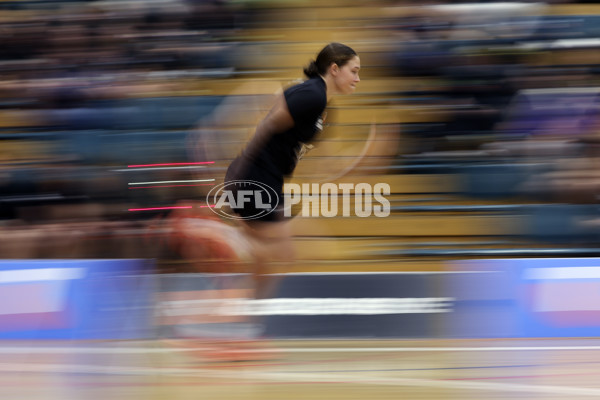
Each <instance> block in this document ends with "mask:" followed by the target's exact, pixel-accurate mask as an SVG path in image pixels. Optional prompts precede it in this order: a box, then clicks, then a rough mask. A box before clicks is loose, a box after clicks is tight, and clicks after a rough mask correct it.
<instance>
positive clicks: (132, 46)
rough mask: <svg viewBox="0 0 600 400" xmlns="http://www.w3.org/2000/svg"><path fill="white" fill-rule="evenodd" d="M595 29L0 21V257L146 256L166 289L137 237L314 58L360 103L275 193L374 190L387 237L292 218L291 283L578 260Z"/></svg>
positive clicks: (496, 8)
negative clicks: (384, 192) (341, 46)
mask: <svg viewBox="0 0 600 400" xmlns="http://www.w3.org/2000/svg"><path fill="white" fill-rule="evenodd" d="M599 10H600V9H599V8H598V6H597V5H595V4H585V3H581V2H553V3H533V2H523V3H490V2H473V3H461V4H458V3H456V4H455V3H436V2H427V3H422V2H420V3H418V4H416V3H412V2H408V1H407V2H394V1H369V2H364V1H352V0H349V1H339V2H337V1H328V2H317V1H309V0H287V1H267V0H260V1H259V0H247V1H241V0H240V1H233V0H232V1H226V0H223V1H209V0H206V1H201V0H197V1H196V0H153V1H150V0H135V1H133V0H121V1H52V0H44V1H33V0H30V1H27V0H22V1H16V0H13V1H6V0H5V1H1V2H0V20H1V29H0V35H1V36H2V40H1V43H2V44H1V46H0V60H1V61H0V70H1V84H0V130H1V132H0V188H1V189H0V238H1V239H0V257H1V258H3V259H11V258H119V257H125V258H130V257H140V256H143V257H148V256H150V257H156V258H157V260H158V267H159V269H161V270H162V269H164V270H165V271H169V270H171V269H172V268H176V267H174V266H173V265H174V264H176V262H175V260H173V259H172V258H171V257H172V256H173V255H170V254H168V252H167V253H164V254H163V253H161V251H162V250H161V248H160V246H156V245H155V244H154V245H150V246H148V226H149V225H150V224H152V222H153V221H155V220H156V218H160V217H161V216H164V215H165V210H164V209H161V208H164V207H172V206H175V205H176V204H177V202H179V201H181V200H202V199H203V196H204V194H205V193H206V191H207V190H208V189H210V186H211V185H213V184H214V182H219V179H222V176H223V173H224V168H225V167H226V166H227V164H228V161H229V160H231V159H232V158H233V157H234V156H235V154H236V153H237V152H238V151H239V149H240V148H241V146H242V145H243V143H244V142H245V140H247V138H248V136H249V135H251V134H252V131H253V127H254V124H255V122H256V121H257V120H258V118H259V117H260V115H261V112H264V111H265V110H266V109H267V108H268V105H269V102H268V100H269V99H270V98H271V97H270V96H271V95H272V94H273V93H275V92H276V91H277V90H280V89H281V88H284V87H286V86H288V85H290V84H292V83H294V82H295V81H297V80H298V79H301V78H302V67H303V66H305V65H306V64H307V63H308V62H309V60H310V59H311V58H314V57H315V55H316V53H317V52H318V51H319V49H321V48H322V47H323V45H325V44H326V43H328V42H330V41H340V42H344V43H346V44H348V45H350V46H352V47H353V48H355V49H356V50H357V52H358V53H359V54H360V56H361V61H362V71H361V78H362V82H361V83H360V86H359V89H358V90H357V93H356V94H355V95H353V96H350V97H347V98H340V99H335V100H333V102H332V103H331V104H330V106H329V114H328V119H327V121H326V122H327V124H328V127H327V129H326V131H325V133H324V134H323V137H322V140H321V143H319V144H318V146H317V148H316V149H315V150H314V151H313V152H311V153H310V154H309V156H307V158H306V159H305V160H303V162H302V163H301V164H300V167H299V169H298V170H297V172H296V175H295V177H294V180H295V181H296V182H311V181H317V180H318V181H327V180H328V179H329V180H335V178H336V177H338V173H342V172H343V171H345V172H346V174H345V179H346V180H348V181H352V182H373V183H374V182H386V183H388V184H390V185H391V187H392V193H391V195H390V196H389V198H390V201H391V204H392V215H391V216H390V217H388V218H384V219H376V221H373V219H372V218H367V219H360V218H345V219H343V218H327V219H325V218H309V219H307V220H304V219H302V218H297V219H296V220H295V221H294V222H293V225H294V233H295V244H296V246H297V249H298V258H299V261H298V263H297V265H295V266H294V267H293V269H294V270H297V271H320V270H323V269H326V270H332V271H336V270H365V271H381V270H393V271H396V270H421V269H425V270H436V269H443V268H444V266H443V263H442V262H443V261H444V260H448V259H457V258H459V259H465V258H479V257H505V256H510V257H515V256H526V257H530V256H535V257H538V256H541V257H544V256H547V255H552V256H593V255H595V254H596V253H597V249H596V248H597V243H598V240H599V239H600V236H599V235H598V233H599V232H600V230H599V229H600V219H598V182H600V181H599V180H598V177H597V168H596V165H597V162H598V160H597V157H598V156H600V153H599V149H598V146H599V143H598V139H600V137H599V136H597V135H598V133H599V131H598V130H599V129H600V123H599V121H598V111H599V101H600V98H599V93H598V77H599V75H598V73H599V71H600V69H599V68H600V52H598V46H600V42H599V39H598V38H599V37H600V14H599ZM373 121H375V122H376V124H377V127H378V129H377V135H376V137H375V138H373V137H370V136H369V125H370V124H371V122H373ZM369 140H371V142H372V143H370V144H368V142H369ZM348 171H349V174H348V173H347V172H348ZM150 236H152V234H151V235H150ZM177 262H182V260H178V261H177Z"/></svg>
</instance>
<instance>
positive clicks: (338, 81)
mask: <svg viewBox="0 0 600 400" xmlns="http://www.w3.org/2000/svg"><path fill="white" fill-rule="evenodd" d="M334 67H336V66H334ZM359 70H360V58H359V57H358V56H354V58H352V59H350V60H349V61H348V62H347V63H346V64H344V65H343V66H341V67H339V68H338V70H337V73H336V74H335V76H334V78H335V85H336V89H337V92H338V93H341V94H351V93H353V92H354V91H355V90H356V84H357V83H358V82H360V78H359V77H358V71H359Z"/></svg>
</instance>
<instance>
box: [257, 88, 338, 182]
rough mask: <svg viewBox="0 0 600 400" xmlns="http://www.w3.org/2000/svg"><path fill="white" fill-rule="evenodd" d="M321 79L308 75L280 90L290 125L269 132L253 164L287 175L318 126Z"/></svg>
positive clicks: (323, 98) (324, 94)
mask: <svg viewBox="0 0 600 400" xmlns="http://www.w3.org/2000/svg"><path fill="white" fill-rule="evenodd" d="M326 89H327V87H326V85H325V81H324V80H323V79H322V78H321V77H317V78H311V79H308V80H306V81H304V82H302V83H300V84H298V85H295V86H292V87H290V88H288V89H286V90H285V91H284V92H283V95H284V97H285V101H286V103H287V107H288V110H289V112H290V114H291V116H292V118H293V119H294V126H293V127H292V128H291V129H289V130H286V131H283V132H279V133H276V134H274V135H273V136H271V138H270V139H269V141H268V142H267V143H266V145H265V146H264V147H263V148H262V149H261V151H260V154H259V155H258V157H257V159H256V160H254V165H255V166H257V167H262V168H265V169H267V170H269V171H270V172H272V173H275V174H277V175H283V176H287V175H290V174H291V173H292V172H293V171H294V168H295V167H296V164H297V163H298V160H299V158H300V157H301V156H302V154H303V153H304V151H305V150H304V146H305V143H308V142H310V141H311V140H312V139H314V137H315V136H316V134H317V133H319V131H320V130H321V129H323V120H322V119H321V116H322V114H323V112H324V111H325V107H326V106H327V92H326Z"/></svg>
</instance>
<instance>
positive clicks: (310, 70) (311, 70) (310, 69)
mask: <svg viewBox="0 0 600 400" xmlns="http://www.w3.org/2000/svg"><path fill="white" fill-rule="evenodd" d="M304 75H306V76H308V77H309V78H316V77H317V76H319V75H320V74H319V68H318V67H317V63H316V61H315V60H311V62H310V64H308V66H307V67H306V68H304Z"/></svg>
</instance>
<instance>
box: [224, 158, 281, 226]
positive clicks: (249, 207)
mask: <svg viewBox="0 0 600 400" xmlns="http://www.w3.org/2000/svg"><path fill="white" fill-rule="evenodd" d="M240 162H241V161H240V159H235V160H234V161H233V162H232V163H231V165H230V166H229V168H228V169H227V173H226V175H225V183H228V182H234V181H237V183H236V184H230V185H227V188H228V190H232V191H233V192H234V197H235V198H238V197H237V191H239V190H243V189H245V188H255V189H256V188H259V187H264V186H266V187H268V188H269V190H264V191H261V192H260V194H259V196H260V198H259V199H258V202H257V201H248V202H244V203H243V204H239V205H238V206H235V207H234V206H232V207H231V209H232V210H233V211H234V212H235V213H236V214H237V215H239V216H240V217H242V218H243V219H245V220H250V221H266V222H279V221H282V220H283V219H284V215H283V182H284V179H283V176H282V175H281V174H278V173H274V172H272V171H269V170H267V169H265V168H262V167H259V166H256V165H252V166H251V167H250V168H248V169H247V170H245V171H243V172H241V173H238V174H237V175H236V174H234V173H233V170H235V169H236V168H235V167H237V165H238V164H239V163H240ZM257 205H258V206H257ZM266 206H268V207H269V208H268V210H267V208H265V207H266Z"/></svg>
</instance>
